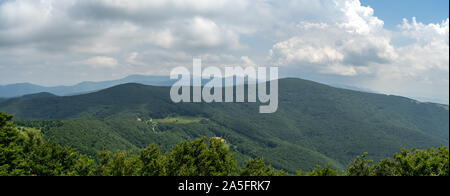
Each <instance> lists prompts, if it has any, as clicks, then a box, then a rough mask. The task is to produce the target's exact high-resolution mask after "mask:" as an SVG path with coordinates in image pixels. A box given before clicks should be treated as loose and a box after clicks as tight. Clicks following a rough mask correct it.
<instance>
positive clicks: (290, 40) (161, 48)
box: [0, 0, 449, 102]
mask: <svg viewBox="0 0 450 196" xmlns="http://www.w3.org/2000/svg"><path fill="white" fill-rule="evenodd" d="M448 6H449V5H448V0H432V1H425V0H423V1H417V0H396V1H395V2H392V1H387V0H365V1H364V0H362V1H359V0H282V1H280V0H214V1H211V0H134V1H125V0H124V1H120V0H0V84H11V83H20V82H30V83H35V84H40V85H47V86H49V85H70V84H75V83H78V82H81V81H102V80H111V79H117V78H121V77H124V76H127V75H131V74H149V75H150V74H151V75H167V74H168V73H169V72H170V70H171V69H172V68H173V67H175V66H180V65H182V66H187V67H190V66H191V63H192V57H193V56H200V57H202V59H203V64H204V66H208V65H214V66H225V65H227V66H233V65H240V66H255V65H259V66H272V65H277V66H279V67H280V75H281V76H282V77H301V78H305V79H310V80H314V81H318V82H323V83H328V84H345V85H350V86H356V87H361V88H367V89H372V90H374V91H378V92H382V93H387V94H397V95H403V96H409V97H426V98H433V99H439V100H443V101H445V102H448V99H449V19H448Z"/></svg>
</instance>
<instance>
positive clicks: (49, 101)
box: [0, 79, 449, 172]
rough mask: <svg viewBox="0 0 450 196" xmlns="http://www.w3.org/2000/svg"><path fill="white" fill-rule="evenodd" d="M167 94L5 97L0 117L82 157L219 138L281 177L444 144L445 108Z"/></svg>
mask: <svg viewBox="0 0 450 196" xmlns="http://www.w3.org/2000/svg"><path fill="white" fill-rule="evenodd" d="M169 90H170V88H169V87H156V86H146V85H142V84H135V83H131V84H123V85H119V86H114V87H112V88H108V89H105V90H101V91H98V92H93V93H88V94H83V95H75V96H66V97H58V96H52V95H50V94H46V95H42V94H41V95H37V96H36V95H32V96H31V97H30V96H27V97H20V98H12V99H9V100H6V101H3V102H1V103H0V111H5V112H8V113H12V114H15V120H16V123H17V124H18V125H20V126H28V127H35V128H39V129H41V130H42V133H43V134H44V136H45V137H47V138H50V139H51V140H54V141H57V142H58V143H60V144H64V145H70V146H72V147H74V148H76V149H78V150H80V151H81V152H83V153H87V154H94V153H96V152H97V151H99V150H103V149H106V150H113V151H114V150H119V149H128V150H136V149H139V148H142V147H145V146H146V145H148V144H150V143H155V144H158V145H160V146H163V148H164V149H163V150H168V149H170V147H171V146H173V145H174V144H177V143H179V142H181V141H183V140H189V139H193V138H199V137H203V136H207V137H221V138H223V139H225V141H226V142H227V145H228V146H229V148H230V150H231V151H232V152H234V153H235V154H236V159H237V160H238V161H239V162H240V163H242V162H244V161H245V160H247V159H248V158H249V157H263V158H264V159H265V160H266V161H267V162H268V163H270V164H272V165H273V166H274V167H275V168H278V169H284V170H286V171H288V172H295V171H296V170H297V169H302V170H304V171H307V170H310V169H312V168H313V167H315V166H316V165H318V164H319V165H326V164H328V163H331V164H332V165H333V167H335V168H337V169H342V168H343V166H344V165H347V164H348V163H349V162H350V161H351V160H352V159H353V158H354V157H355V156H358V155H360V154H362V153H363V152H369V155H370V156H369V158H372V159H375V160H377V159H380V158H382V157H386V156H389V155H391V154H393V153H395V152H398V151H399V149H400V148H401V147H405V148H412V147H416V148H428V147H437V146H448V142H449V110H448V109H449V108H448V105H441V104H432V103H421V102H417V101H415V100H412V99H408V98H404V97H398V96H388V95H381V94H373V93H364V92H358V91H352V90H346V89H339V88H334V87H330V86H327V85H323V84H319V83H315V82H311V81H306V80H301V79H281V80H279V107H278V111H277V112H276V113H273V114H259V113H258V107H259V105H260V104H259V103H212V104H206V103H180V104H175V103H173V102H172V101H171V100H170V97H169Z"/></svg>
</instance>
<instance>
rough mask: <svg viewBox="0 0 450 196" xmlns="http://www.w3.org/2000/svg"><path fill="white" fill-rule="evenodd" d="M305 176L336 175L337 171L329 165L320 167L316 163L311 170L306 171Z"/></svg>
mask: <svg viewBox="0 0 450 196" xmlns="http://www.w3.org/2000/svg"><path fill="white" fill-rule="evenodd" d="M306 176H338V171H337V170H335V169H332V168H331V165H327V166H325V167H321V166H320V165H318V166H317V167H316V168H315V169H314V170H312V171H311V172H308V173H306Z"/></svg>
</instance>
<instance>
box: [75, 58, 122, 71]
mask: <svg viewBox="0 0 450 196" xmlns="http://www.w3.org/2000/svg"><path fill="white" fill-rule="evenodd" d="M80 63H81V64H86V65H89V66H92V67H93V68H115V67H117V65H118V64H119V63H118V62H117V60H116V59H114V58H111V57H106V56H95V57H92V58H89V59H86V60H84V61H81V62H80Z"/></svg>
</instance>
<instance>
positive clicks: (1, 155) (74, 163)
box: [0, 113, 449, 176]
mask: <svg viewBox="0 0 450 196" xmlns="http://www.w3.org/2000/svg"><path fill="white" fill-rule="evenodd" d="M11 119H12V116H11V115H7V114H5V113H0V176H20V175H33V176H233V175H241V176H285V175H288V174H287V173H285V172H283V171H279V170H276V169H274V168H273V167H272V166H270V165H266V164H265V162H264V160H262V159H250V160H249V161H247V162H246V163H245V165H244V166H243V167H242V168H239V167H238V166H237V163H236V161H235V160H234V159H233V158H234V156H233V154H232V153H231V152H230V151H229V149H228V148H227V146H226V145H225V144H224V143H223V141H221V140H220V139H217V138H211V139H210V140H209V141H207V140H206V138H205V137H204V138H201V139H197V140H194V141H191V142H187V141H185V142H182V143H181V144H179V145H176V146H175V147H173V148H172V149H171V150H170V151H168V152H166V153H163V152H162V151H161V149H160V148H159V147H158V146H156V145H153V144H152V145H149V146H148V147H147V148H144V149H142V150H140V151H139V152H132V151H130V152H128V151H117V152H115V153H112V152H109V151H101V152H99V153H98V155H97V157H94V158H91V157H88V156H87V155H82V154H80V153H78V152H76V151H75V150H73V149H72V148H70V147H67V146H61V145H59V144H56V143H54V142H48V141H46V140H44V139H43V138H42V136H41V134H40V133H39V132H38V131H35V130H28V129H21V130H19V129H17V128H16V127H15V125H14V124H13V123H12V122H11ZM366 156H367V154H364V155H362V157H357V158H356V159H355V160H354V161H353V163H352V164H350V165H349V166H348V167H347V170H346V171H345V172H338V171H337V170H334V169H332V168H331V166H330V165H328V166H325V167H321V166H317V168H315V169H314V170H313V171H311V172H308V173H306V176H337V175H339V174H341V175H349V176H448V175H449V151H448V148H446V147H441V148H436V149H429V150H417V149H411V150H407V149H403V150H402V151H401V152H400V153H398V154H395V155H394V157H393V158H391V159H388V158H386V159H382V160H381V161H380V162H378V163H376V164H374V163H373V161H371V160H367V158H366ZM297 174H298V175H302V174H301V172H298V173H297Z"/></svg>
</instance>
